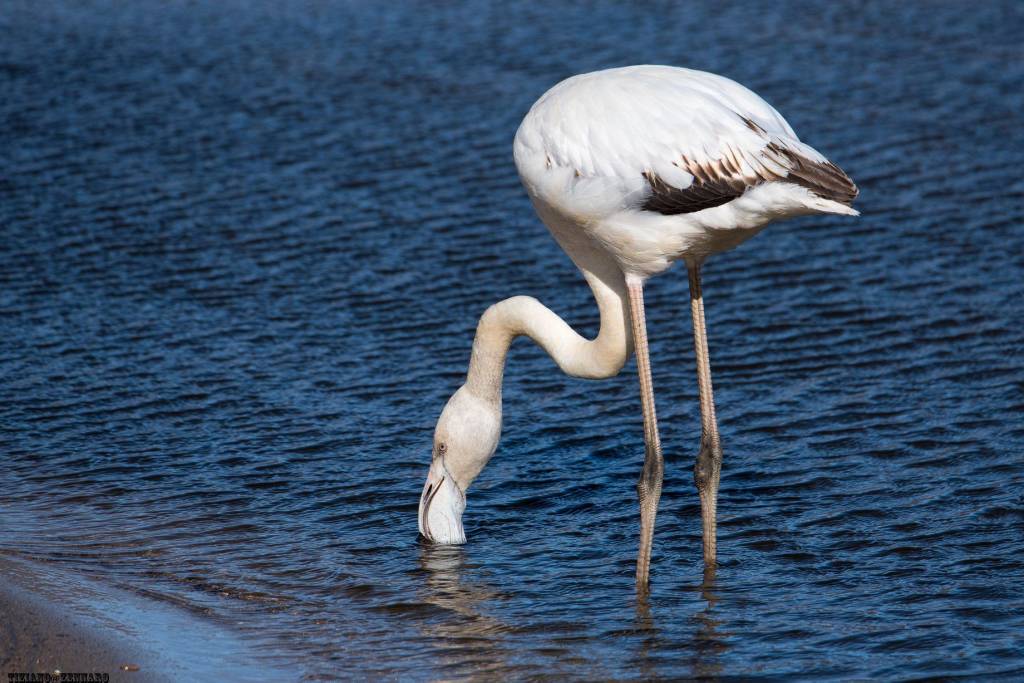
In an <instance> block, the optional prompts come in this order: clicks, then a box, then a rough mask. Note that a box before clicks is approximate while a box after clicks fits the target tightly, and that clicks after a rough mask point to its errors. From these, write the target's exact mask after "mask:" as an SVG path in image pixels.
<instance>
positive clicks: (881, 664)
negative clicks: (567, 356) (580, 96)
mask: <svg viewBox="0 0 1024 683" xmlns="http://www.w3.org/2000/svg"><path fill="white" fill-rule="evenodd" d="M1022 35H1024V5H1022V4H1020V3H1016V2H1005V3H998V2H973V3H966V2H964V3H959V2H948V3H898V2H890V3H872V4H868V5H865V4H862V3H859V2H850V3H840V2H835V3H828V4H822V5H820V6H811V5H802V4H799V3H788V2H772V3H763V4H760V5H747V4H742V5H736V6H732V7H724V6H722V5H720V4H719V3H704V4H693V3H685V4H683V3H666V4H642V5H641V4H636V5H634V4H633V3H598V4H594V3H540V2H537V3H530V4H525V5H520V4H496V5H487V4H483V3H479V2H467V3H460V4H450V5H449V4H446V5H441V4H435V3H426V2H424V3H390V2H389V3H364V2H351V3H342V2H339V3H321V2H310V3H297V2H286V3H274V2H241V1H228V2H216V3H214V2H157V1H156V0H147V1H143V2H135V3H119V2H109V3H107V2H74V3H72V2H68V3H51V2H39V1H33V2H21V1H16V2H11V1H10V0H8V1H7V2H4V3H3V4H2V5H0V164H2V165H0V230H2V239H0V377H2V394H0V397H2V405H0V430H2V432H0V434H2V436H0V438H2V443H0V448H2V458H3V460H2V467H0V491H2V496H0V553H4V554H7V555H13V556H18V557H22V558H30V559H34V560H40V561H46V562H50V563H56V564H59V565H61V566H62V567H64V568H67V569H71V570H74V571H77V572H80V573H83V574H87V575H89V576H91V577H93V578H95V579H98V580H101V581H105V582H110V583H111V584H116V585H117V586H120V587H126V588H129V589H131V590H135V591H138V592H140V593H143V594H145V595H148V596H150V597H155V598H157V599H160V600H166V601H168V602H170V603H173V604H176V605H181V606H184V607H186V608H189V609H191V610H194V611H196V612H197V613H199V614H202V615H204V616H203V618H204V619H212V620H219V621H220V622H222V623H225V624H229V625H230V628H233V629H237V630H238V631H239V632H240V633H241V635H242V637H243V638H245V639H246V640H247V641H249V642H251V643H254V644H256V645H257V646H258V647H259V648H260V650H261V651H262V652H264V653H265V656H266V657H267V658H268V661H270V660H272V659H273V660H281V661H289V662H292V666H294V667H295V668H294V669H293V670H294V671H295V672H296V677H300V676H303V675H304V676H309V677H313V678H316V677H324V678H329V677H333V676H342V675H354V676H380V675H389V676H393V677H395V678H401V679H434V678H459V677H464V676H488V675H495V676H496V675H501V676H517V677H524V676H545V675H551V676H553V677H554V676H557V677H562V676H565V675H568V676H571V677H574V678H587V679H593V678H602V679H604V678H623V679H635V678H649V677H654V678H656V677H685V676H701V675H708V676H716V675H721V676H728V675H759V674H785V675H792V674H797V673H803V674H806V675H808V676H810V677H813V678H816V679H817V678H828V677H835V678H849V677H857V676H880V677H886V678H892V677H899V676H907V677H914V676H928V675H937V674H967V675H972V676H976V675H978V674H980V673H982V672H986V673H989V674H991V673H997V672H1002V673H1003V674H1005V675H1007V676H1012V675H1013V673H1014V672H1015V673H1016V674H1017V675H1024V489H1022V485H1024V453H1022V447H1021V444H1022V441H1024V421H1022V418H1024V359H1022V349H1024V278H1022V276H1024V226H1022V223H1024V173H1022V168H1024V125H1022V123H1024V122H1022V112H1024V50H1022V48H1021V44H1022V43H1021V36H1022ZM644 62H650V63H668V64H679V65H686V66H691V67H696V68H701V69H707V70H711V71H716V72H719V73H723V74H725V75H728V76H730V77H733V78H735V79H737V80H739V81H740V82H742V83H744V84H746V85H748V86H750V87H751V88H753V89H754V90H756V91H757V92H759V93H760V94H761V95H762V96H764V97H765V98H766V99H768V100H769V101H770V102H772V103H773V104H774V105H776V106H777V107H778V108H779V109H780V110H781V111H782V112H783V114H784V115H785V116H786V117H787V118H788V120H789V121H790V123H791V124H792V125H793V126H794V127H795V128H796V130H797V131H798V133H800V135H801V136H802V137H803V138H804V139H805V140H806V141H808V142H809V143H811V144H812V145H814V146H816V147H818V148H819V149H821V150H822V151H823V152H825V153H826V154H827V155H828V156H830V157H832V158H833V159H834V160H835V161H836V162H838V163H839V164H840V165H842V166H843V167H844V168H845V169H846V170H847V171H848V172H849V173H850V175H851V176H852V177H853V178H854V179H855V180H856V181H857V182H858V184H859V185H860V187H861V192H862V199H861V200H860V201H859V204H858V206H859V208H860V209H861V211H862V212H863V214H864V215H863V217H862V218H860V219H858V220H851V219H842V218H805V219H801V220H795V221H791V222H788V223H782V224H777V225H775V226H773V227H771V228H769V229H768V230H767V231H766V232H764V233H762V234H761V235H760V236H759V237H757V238H755V239H754V240H752V241H751V242H748V243H747V244H745V245H744V246H742V247H741V248H739V249H738V250H737V251H735V252H732V253H729V254H725V255H722V256H719V257H718V258H717V259H715V260H713V261H712V262H711V263H709V265H708V267H707V268H706V272H705V295H706V302H707V315H708V324H709V334H710V344H711V352H712V363H713V368H714V372H715V377H714V379H715V386H716V397H717V399H718V405H719V415H720V420H721V428H722V434H723V439H724V444H725V452H726V460H725V468H724V472H723V479H722V493H721V498H720V540H719V545H720V559H721V567H720V569H719V570H718V572H717V575H716V576H715V577H714V578H713V580H709V582H708V583H707V584H706V585H702V577H701V561H700V540H699V533H700V524H699V512H698V509H699V508H698V501H697V496H696V493H695V490H694V489H693V486H692V478H691V477H692V474H691V472H692V463H693V456H694V454H695V452H696V448H697V440H698V429H699V419H698V407H697V401H696V383H695V373H694V367H693V359H692V346H691V337H690V327H689V313H688V303H687V295H686V291H687V290H686V277H685V274H684V272H683V271H682V270H675V271H671V272H670V273H669V274H667V275H665V276H663V277H660V278H658V279H657V280H654V281H652V282H651V284H650V286H649V288H648V290H649V293H648V297H649V298H648V315H649V325H650V334H651V337H652V340H653V347H652V353H653V357H652V361H653V366H654V374H655V384H656V387H657V391H658V408H659V413H660V417H661V421H662V435H663V439H664V441H665V446H666V491H665V494H664V496H663V498H662V506H661V512H660V515H659V517H658V529H657V536H656V546H655V554H654V564H653V569H652V572H653V584H652V594H651V596H650V599H649V600H648V601H647V602H642V603H638V602H637V600H636V598H635V595H634V588H633V578H632V572H633V563H634V558H635V552H636V531H637V526H638V521H637V512H636V503H635V498H634V496H635V493H634V482H635V480H636V477H637V475H638V473H639V469H640V463H641V460H642V453H643V446H642V431H641V417H640V410H639V399H638V390H637V386H636V380H635V374H634V373H635V369H634V366H633V364H632V362H631V363H630V364H629V365H628V366H627V368H626V370H625V371H624V372H623V373H622V374H621V375H620V376H619V377H618V378H616V379H614V380H608V381H604V382H597V383H595V382H586V381H582V380H574V379H570V378H567V377H564V376H562V375H561V374H559V372H558V371H557V370H556V369H555V367H554V365H553V364H552V363H551V361H550V360H549V359H548V358H547V357H546V356H545V355H544V354H543V352H541V351H540V350H539V349H538V348H536V347H535V346H533V345H531V344H530V343H528V342H524V341H520V342H518V343H517V344H516V345H515V347H514V349H513V351H512V353H511V355H510V358H509V366H508V368H509V369H508V373H507V384H506V406H505V407H506V413H505V415H506V423H505V437H504V440H503V442H502V445H501V446H500V449H499V452H498V454H497V455H496V456H495V458H494V460H493V461H492V464H491V465H490V466H489V467H488V468H487V469H486V470H485V472H484V474H483V475H482V476H481V478H480V479H479V480H478V482H477V484H476V485H475V486H474V487H473V488H472V489H471V492H470V495H469V509H468V510H467V513H466V528H467V533H468V536H469V539H470V542H469V544H468V545H467V546H465V547H463V548H459V549H437V548H430V547H426V546H422V545H420V544H419V543H418V541H417V537H416V506H417V501H418V496H419V492H420V489H421V486H422V483H423V477H424V476H425V474H426V468H427V464H428V461H429V458H430V454H429V446H430V438H431V432H432V428H433V423H434V420H435V419H436V416H437V414H438V413H439V411H440V409H441V407H442V406H443V404H444V401H445V400H446V399H447V397H448V395H449V394H450V393H451V392H452V391H453V390H454V389H455V388H456V387H457V386H458V385H459V383H460V382H461V379H462V375H463V373H464V372H465V366H466V361H467V359H468V354H469V347H470V342H471V338H472V331H473V329H474V327H475V323H476V318H477V316H478V315H479V314H480V313H481V312H482V311H483V310H484V308H485V307H486V306H487V305H488V304H490V303H492V302H494V301H497V300H499V299H501V298H504V297H506V296H511V295H513V294H532V295H535V296H538V297H539V298H541V299H542V300H544V301H545V302H546V303H548V304H549V305H550V306H552V307H553V308H554V309H555V310H556V311H557V312H559V313H560V314H562V315H563V316H565V317H566V319H567V320H569V321H570V322H571V323H572V324H574V325H575V326H577V328H578V329H580V330H581V331H583V332H585V333H586V334H593V333H595V332H596V327H597V311H596V307H595V306H594V304H593V302H592V300H591V299H590V293H589V290H588V289H587V288H586V286H585V285H584V283H583V280H582V278H581V277H580V276H579V275H578V273H576V272H575V270H574V269H573V267H572V265H571V263H570V262H569V260H568V259H567V258H566V257H565V256H564V255H563V254H562V253H561V252H560V251H559V250H558V248H557V247H556V245H555V244H554V242H553V241H552V240H551V239H550V237H549V236H548V235H547V233H546V231H545V229H544V228H543V227H542V226H541V224H540V223H539V222H538V220H537V219H536V218H535V217H534V215H533V213H532V210H531V208H530V206H529V203H528V201H527V199H526V197H525V194H524V193H523V191H522V190H521V188H520V186H519V183H518V180H517V178H516V176H515V171H514V167H513V165H512V160H511V139H512V136H513V134H514V132H515V128H516V126H517V125H518V123H519V120H520V119H521V117H522V116H523V114H524V113H525V112H526V110H527V109H528V107H529V106H530V104H531V103H532V102H533V101H534V100H535V99H536V98H537V97H538V96H539V95H540V94H541V93H542V92H543V91H544V90H545V89H546V88H548V87H549V86H550V85H552V84H553V83H554V82H556V81H558V80H560V79H562V78H564V77H566V76H569V75H571V74H573V73H577V72H582V71H587V70H592V69H596V68H602V67H608V66H616V65H621V64H627V63H644Z"/></svg>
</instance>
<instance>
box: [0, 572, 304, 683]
mask: <svg viewBox="0 0 1024 683" xmlns="http://www.w3.org/2000/svg"><path fill="white" fill-rule="evenodd" d="M56 670H59V671H61V672H71V673H105V674H109V676H110V678H109V680H111V681H131V682H132V683H143V682H146V683H148V682H150V681H169V680H231V681H262V680H267V679H270V678H273V679H275V680H294V679H297V678H300V677H301V675H302V671H301V669H298V668H294V667H292V666H289V665H287V664H286V663H285V662H284V661H283V660H282V659H280V658H277V659H268V658H267V657H266V656H260V654H259V651H258V650H257V648H256V647H255V646H254V645H253V644H252V643H249V642H248V641H246V640H244V639H243V638H242V637H241V636H240V635H239V633H237V632H236V631H235V630H234V629H233V628H230V626H229V625H228V624H224V623H220V622H218V621H217V620H214V619H208V618H204V617H203V616H202V615H199V614H194V613H192V612H191V611H187V610H183V609H181V608H179V607H177V606H176V605H173V604H169V603H166V602H164V601H161V600H156V599H152V598H150V597H148V596H142V595H138V594H136V593H133V592H129V591H126V590H122V589H120V588H116V587H113V586H109V585H106V584H104V583H101V582H98V581H94V580H92V579H90V578H88V577H85V576H82V575H80V574H76V573H73V572H69V571H67V570H66V569H65V568H63V567H60V566H58V565H54V564H50V563H40V562H35V561H30V560H26V559H23V558H21V557H19V556H15V555H7V556H0V681H7V680H8V679H7V674H8V673H12V672H15V673H17V672H22V673H50V674H52V673H53V672H54V671H56Z"/></svg>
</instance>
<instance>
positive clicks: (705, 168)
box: [419, 66, 857, 590]
mask: <svg viewBox="0 0 1024 683" xmlns="http://www.w3.org/2000/svg"><path fill="white" fill-rule="evenodd" d="M513 151H514V155H515V162H516V167H517V168H518V170H519V176H520V178H521V179H522V181H523V184H524V185H525V187H526V190H527V192H528V194H529V195H530V198H531V199H532V201H533V205H534V207H535V208H536V210H537V213H538V215H539V216H540V218H541V220H543V221H544V223H545V224H546V225H547V227H548V229H549V230H550V231H551V233H552V235H553V236H554V237H555V239H556V240H557V241H558V243H559V245H560V246H561V247H562V248H563V249H564V250H565V252H566V253H567V254H568V255H569V257H570V258H572V260H573V262H574V263H575V264H576V266H577V267H578V268H579V269H580V271H581V272H582V274H583V276H584V277H585V278H586V280H587V284H589V285H590V288H591V290H592V291H593V294H594V299H595V301H596V303H597V306H598V310H599V312H600V315H601V326H600V330H599V332H598V335H597V336H596V337H595V338H593V339H586V338H584V337H583V336H582V335H580V334H578V333H577V332H575V331H574V330H573V329H572V328H571V327H570V326H569V325H568V324H566V323H565V321H563V320H562V319H561V318H559V317H558V316H557V315H555V313H554V312H553V311H551V310H550V309H549V308H547V307H546V306H544V305H543V304H542V303H540V302H539V301H537V300H536V299H534V298H532V297H526V296H515V297H511V298H509V299H505V300H504V301H500V302H498V303H496V304H493V305H492V306H491V307H490V308H488V309H487V311H485V312H484V314H483V315H482V316H481V318H480V322H479V324H478V326H477V332H476V337H475V339H474V341H473V351H472V354H471V357H470V363H469V371H468V373H467V375H466V381H465V383H464V384H463V385H462V386H461V387H459V389H458V390H457V391H456V392H455V394H454V395H453V396H452V397H451V398H450V399H449V401H448V403H447V405H446V406H445V408H444V410H443V411H442V413H441V416H440V418H439V419H438V422H437V427H436V428H435V430H434V447H433V460H432V464H431V468H430V471H429V473H428V476H427V481H426V482H425V484H424V487H423V493H422V494H421V496H420V508H419V528H420V532H421V533H422V534H423V535H424V537H426V538H427V539H428V540H431V541H434V542H437V543H463V542H465V532H464V529H463V526H462V513H463V511H464V510H465V508H466V498H465V495H466V491H467V489H468V488H469V486H470V484H471V483H472V482H473V480H474V479H475V478H476V477H477V475H479V474H480V472H481V470H482V469H483V468H484V466H486V464H487V462H488V461H489V460H490V458H491V456H492V455H493V454H494V452H495V449H496V448H497V446H498V442H499V439H500V436H501V413H502V399H501V394H502V381H503V376H504V370H505V359H506V357H507V353H508V349H509V346H510V344H511V343H512V340H513V339H515V338H516V337H518V336H528V337H530V338H531V339H533V340H534V341H535V342H537V344H538V345H540V346H541V347H542V348H543V349H544V350H545V351H547V352H548V354H549V355H550V356H551V357H552V359H554V361H555V363H556V364H557V365H558V367H559V368H560V369H561V370H562V371H563V372H565V373H567V374H569V375H573V376H575V377H584V378H588V379H601V378H606V377H611V376H613V375H615V374H617V373H618V372H619V371H620V370H621V368H622V367H623V365H624V364H625V362H626V360H627V359H628V358H629V355H630V354H631V353H632V352H633V351H634V350H635V352H636V365H637V373H638V376H639V380H640V402H641V407H642V412H643V424H644V466H643V470H642V471H641V475H640V481H639V482H638V484H637V493H638V497H639V502H640V544H639V552H638V555H637V572H636V582H637V587H638V589H641V590H646V587H647V584H648V576H649V568H650V561H651V549H652V546H653V536H654V521H655V515H656V513H657V508H658V501H659V498H660V496H661V487H662V481H663V469H664V459H663V456H662V451H661V441H660V438H659V435H658V424H657V413H656V409H655V402H654V386H653V381H652V372H651V361H650V355H649V348H648V340H647V328H646V321H645V314H644V298H643V287H644V283H645V281H646V280H647V279H648V278H649V277H651V276H652V275H656V274H658V273H661V272H662V271H664V270H666V269H667V268H669V267H670V266H671V265H672V264H673V263H674V262H675V261H679V260H682V261H684V262H685V263H686V268H687V271H688V276H689V285H690V311H691V315H692V317H693V333H694V357H695V360H696V365H697V388H698V396H699V400H700V413H701V439H700V449H699V451H698V454H697V458H696V463H695V466H694V483H695V485H696V487H697V491H698V493H699V495H700V502H701V520H702V525H703V528H702V538H703V551H704V562H705V565H706V566H707V567H714V566H715V563H716V548H717V540H716V539H717V536H716V514H717V513H716V510H717V502H718V484H719V479H720V474H721V467H722V461H723V450H722V445H721V438H720V435H719V431H718V423H717V420H716V418H715V405H714V398H713V395H712V394H713V392H712V385H711V365H710V354H709V351H708V340H707V332H706V325H705V319H704V299H703V294H702V291H701V278H700V268H701V265H702V263H703V262H704V260H705V259H706V258H707V257H708V256H710V255H712V254H716V253H718V252H721V251H725V250H727V249H731V248H733V247H735V246H736V245H738V244H740V243H741V242H743V241H744V240H746V239H748V238H750V237H752V236H753V235H755V234H756V233H757V232H758V231H760V230H761V229H762V228H763V227H764V226H765V225H767V224H768V223H769V222H771V221H773V220H777V219H781V218H788V217H791V216H799V215H806V214H814V213H833V214H846V215H857V211H855V210H854V209H853V208H852V207H851V204H852V202H853V200H854V198H855V197H856V196H857V187H856V186H855V185H854V184H853V182H852V181H851V180H850V178H849V177H847V175H846V174H845V173H843V171H842V170H840V169H839V167H837V166H836V165H835V164H833V163H831V162H830V161H828V160H827V159H826V158H825V157H824V156H822V155H821V154H820V153H818V152H817V151H816V150H815V149H814V148H812V147H810V146H808V145H806V144H804V143H803V142H801V141H800V139H799V138H798V137H797V136H796V133H795V132H793V129H792V128H791V127H790V126H789V124H788V123H786V121H785V119H783V118H782V116H781V115H780V114H779V113H778V112H777V111H775V109H773V108H772V107H771V105H769V104H768V103H767V102H765V101H764V100H762V99H761V98H760V97H758V96H757V95H755V94H754V93H753V92H751V91H750V90H747V89H746V88H744V87H743V86H741V85H739V84H737V83H735V82H733V81H730V80H729V79H727V78H723V77H721V76H716V75H713V74H709V73H703V72H700V71H692V70H689V69H680V68H674V67H666V66H632V67H625V68H621V69H609V70H607V71H598V72H595V73H590V74H583V75H580V76H575V77H573V78H570V79H568V80H565V81H563V82H562V83H559V84H558V85H556V86H555V87H553V88H551V90H549V91H548V92H547V93H546V94H544V95H543V96H542V97H541V98H540V99H539V100H538V101H537V103H536V104H534V105H533V107H532V108H531V109H530V111H529V113H528V114H527V115H526V117H525V119H524V120H523V122H522V124H521V125H520V127H519V130H518V132H517V133H516V137H515V143H514V146H513Z"/></svg>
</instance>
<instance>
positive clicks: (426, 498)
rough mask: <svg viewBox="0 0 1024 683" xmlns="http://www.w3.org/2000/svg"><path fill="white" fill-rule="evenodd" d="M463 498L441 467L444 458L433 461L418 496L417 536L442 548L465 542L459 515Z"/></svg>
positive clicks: (456, 485) (457, 487) (463, 508)
mask: <svg viewBox="0 0 1024 683" xmlns="http://www.w3.org/2000/svg"><path fill="white" fill-rule="evenodd" d="M465 509H466V496H465V494H463V493H462V491H461V490H460V489H459V486H458V484H456V483H455V480H454V479H453V478H452V476H451V474H449V473H448V470H447V469H446V468H445V466H444V458H435V459H434V462H433V464H431V466H430V472H429V473H428V474H427V481H426V483H425V484H424V485H423V494H422V495H421V496H420V514H419V524H420V533H421V534H423V536H424V537H425V538H426V539H427V540H428V541H432V542H434V543H440V544H442V545H458V544H461V543H465V542H466V533H465V532H464V531H463V529H462V513H463V511H464V510H465Z"/></svg>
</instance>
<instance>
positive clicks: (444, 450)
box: [437, 441, 448, 455]
mask: <svg viewBox="0 0 1024 683" xmlns="http://www.w3.org/2000/svg"><path fill="white" fill-rule="evenodd" d="M437 452H438V454H439V455H444V454H445V453H447V452H448V444H446V443H445V442H444V441H442V442H441V443H439V444H437Z"/></svg>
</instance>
